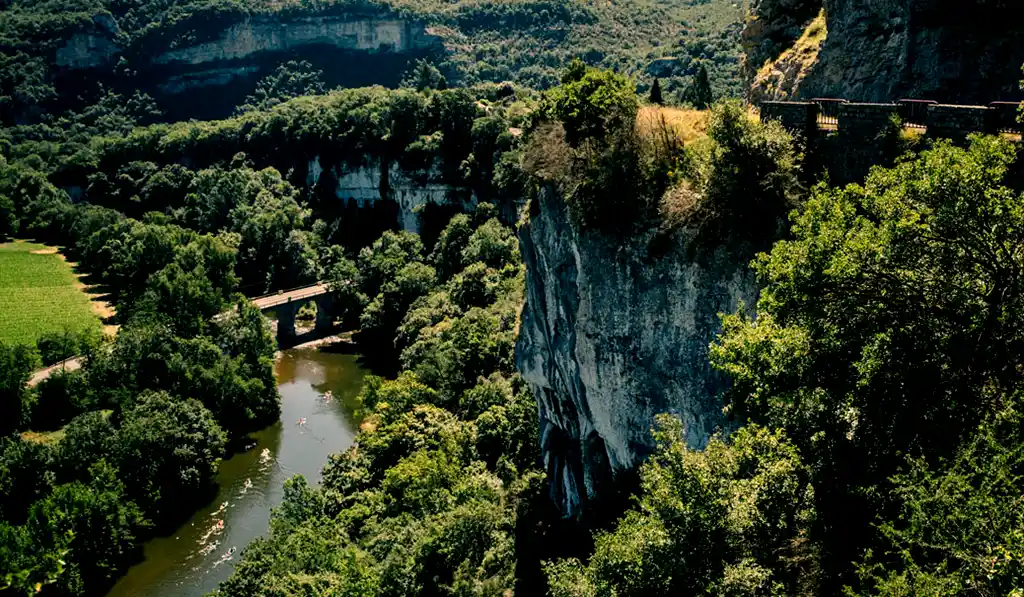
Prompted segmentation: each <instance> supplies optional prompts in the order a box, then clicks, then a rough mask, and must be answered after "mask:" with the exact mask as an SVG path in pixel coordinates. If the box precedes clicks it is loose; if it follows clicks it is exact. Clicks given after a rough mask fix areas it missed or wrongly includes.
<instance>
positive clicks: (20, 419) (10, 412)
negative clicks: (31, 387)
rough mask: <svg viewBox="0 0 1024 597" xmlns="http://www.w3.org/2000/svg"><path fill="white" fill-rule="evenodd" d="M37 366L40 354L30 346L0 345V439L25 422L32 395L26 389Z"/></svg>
mask: <svg viewBox="0 0 1024 597" xmlns="http://www.w3.org/2000/svg"><path fill="white" fill-rule="evenodd" d="M38 366H39V353H37V352H36V350H35V348H34V347H30V346H22V345H17V346H8V345H6V344H4V343H3V342H0V437H4V436H6V435H9V434H10V433H12V432H14V431H18V430H20V429H21V428H22V426H23V425H24V424H26V423H27V422H28V419H29V413H30V411H31V408H30V400H31V393H30V392H29V391H28V389H27V388H26V387H25V384H27V383H28V380H29V378H30V377H31V376H32V371H33V370H34V369H35V368H36V367H38Z"/></svg>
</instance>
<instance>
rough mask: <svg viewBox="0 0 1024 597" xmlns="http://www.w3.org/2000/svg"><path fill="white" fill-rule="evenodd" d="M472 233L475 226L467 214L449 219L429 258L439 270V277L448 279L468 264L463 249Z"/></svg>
mask: <svg viewBox="0 0 1024 597" xmlns="http://www.w3.org/2000/svg"><path fill="white" fill-rule="evenodd" d="M472 234H473V227H472V225H471V224H470V219H469V216H467V215H466V214H456V215H454V216H452V219H451V220H449V221H448V225H447V226H445V228H444V230H442V231H441V235H440V236H439V237H438V238H437V242H435V243H434V249H433V250H432V251H431V252H430V257H428V258H427V261H428V262H429V263H430V264H431V265H433V266H434V268H435V269H436V270H437V275H438V279H440V280H442V281H444V280H448V279H449V278H451V277H452V276H453V275H455V273H456V272H458V271H461V270H462V268H463V267H465V266H466V265H467V264H466V263H464V262H463V261H462V251H463V249H465V248H466V244H467V243H468V242H469V237H470V236H471V235H472Z"/></svg>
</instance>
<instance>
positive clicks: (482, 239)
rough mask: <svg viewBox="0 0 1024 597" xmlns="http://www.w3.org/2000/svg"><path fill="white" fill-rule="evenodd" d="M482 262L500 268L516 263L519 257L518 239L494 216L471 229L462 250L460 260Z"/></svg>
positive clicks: (469, 262)
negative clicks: (471, 231)
mask: <svg viewBox="0 0 1024 597" xmlns="http://www.w3.org/2000/svg"><path fill="white" fill-rule="evenodd" d="M478 261H479V262H482V263H484V264H485V265H487V266H488V267H491V268H494V269H501V268H503V267H505V266H506V265H516V264H518V263H519V262H520V259H519V240H518V239H517V238H516V236H515V234H513V233H512V231H511V230H509V229H508V228H507V227H505V226H503V225H502V224H501V222H499V221H498V220H497V219H496V218H492V219H490V220H488V221H486V222H484V223H483V224H482V225H480V227H479V228H477V229H476V230H474V231H473V234H471V235H470V237H469V239H468V240H467V241H466V248H465V249H463V250H462V262H463V263H466V264H471V263H476V262H478Z"/></svg>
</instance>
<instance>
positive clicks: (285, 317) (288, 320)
mask: <svg viewBox="0 0 1024 597" xmlns="http://www.w3.org/2000/svg"><path fill="white" fill-rule="evenodd" d="M300 305H301V303H300V302H298V301H292V300H289V301H288V302H287V303H283V304H282V305H280V306H278V307H277V308H276V309H275V310H276V311H277V345H278V346H288V345H289V344H291V343H292V342H294V341H295V315H296V314H297V313H298V312H299V306H300Z"/></svg>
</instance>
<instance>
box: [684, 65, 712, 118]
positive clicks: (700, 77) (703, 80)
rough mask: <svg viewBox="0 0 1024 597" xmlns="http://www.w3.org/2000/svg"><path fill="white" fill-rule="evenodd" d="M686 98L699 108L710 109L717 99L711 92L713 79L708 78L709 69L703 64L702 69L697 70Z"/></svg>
mask: <svg viewBox="0 0 1024 597" xmlns="http://www.w3.org/2000/svg"><path fill="white" fill-rule="evenodd" d="M686 99H687V100H688V101H689V102H690V103H691V104H693V106H694V107H695V108H697V109H699V110H706V109H708V108H709V107H711V104H712V103H713V102H714V101H715V98H714V96H713V95H712V94H711V80H710V79H708V69H706V68H705V67H704V65H703V64H702V65H700V70H698V71H697V75H696V76H695V77H694V78H693V82H692V83H690V87H689V89H687V91H686Z"/></svg>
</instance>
